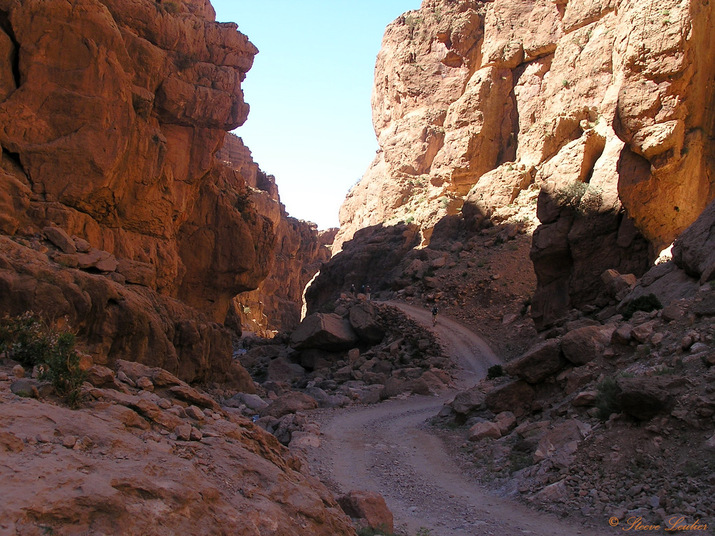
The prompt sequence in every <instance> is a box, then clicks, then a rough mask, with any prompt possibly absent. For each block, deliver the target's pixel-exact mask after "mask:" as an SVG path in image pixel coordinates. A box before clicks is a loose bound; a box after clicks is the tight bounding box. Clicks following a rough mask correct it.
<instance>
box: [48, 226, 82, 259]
mask: <svg viewBox="0 0 715 536" xmlns="http://www.w3.org/2000/svg"><path fill="white" fill-rule="evenodd" d="M42 234H43V235H45V238H46V239H47V240H49V241H50V242H52V243H53V244H54V245H55V246H56V247H58V248H59V249H60V251H62V252H63V253H67V254H72V253H77V248H76V247H75V243H74V240H72V238H70V236H69V235H68V234H67V233H66V232H65V230H64V229H61V228H60V227H45V228H44V229H42Z"/></svg>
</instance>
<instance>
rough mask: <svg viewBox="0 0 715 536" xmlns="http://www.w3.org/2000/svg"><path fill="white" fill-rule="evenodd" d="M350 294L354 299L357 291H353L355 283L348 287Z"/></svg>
mask: <svg viewBox="0 0 715 536" xmlns="http://www.w3.org/2000/svg"><path fill="white" fill-rule="evenodd" d="M350 294H352V295H353V298H354V297H355V296H357V291H356V290H355V283H353V284H352V285H350Z"/></svg>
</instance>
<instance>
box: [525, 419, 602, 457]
mask: <svg viewBox="0 0 715 536" xmlns="http://www.w3.org/2000/svg"><path fill="white" fill-rule="evenodd" d="M590 431H591V426H590V425H588V424H586V423H583V422H581V421H578V420H576V419H570V420H568V421H566V422H563V423H560V424H557V425H556V426H554V427H553V428H552V429H551V430H549V431H547V432H546V433H545V434H544V435H543V436H542V437H541V439H540V440H539V444H538V446H537V447H536V452H534V462H536V463H538V462H541V461H543V460H546V459H549V460H551V461H552V462H553V463H554V464H555V465H557V466H560V467H568V466H569V465H571V462H572V461H573V455H574V453H575V452H576V450H577V449H578V446H579V444H580V443H581V441H582V440H583V439H584V438H585V437H586V436H587V435H588V434H589V432H590Z"/></svg>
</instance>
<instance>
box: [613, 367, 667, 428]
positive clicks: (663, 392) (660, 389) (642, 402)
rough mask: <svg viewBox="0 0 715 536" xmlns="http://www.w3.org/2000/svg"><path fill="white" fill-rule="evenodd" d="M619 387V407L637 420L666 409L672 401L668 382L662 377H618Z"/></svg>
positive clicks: (649, 417)
mask: <svg viewBox="0 0 715 536" xmlns="http://www.w3.org/2000/svg"><path fill="white" fill-rule="evenodd" d="M617 383H618V387H619V388H620V389H621V393H620V395H619V401H620V404H621V408H622V409H623V411H624V412H625V413H627V414H628V415H630V416H632V417H635V418H636V419H639V420H644V421H645V420H649V419H652V418H653V417H655V416H656V415H658V414H659V413H663V412H666V411H668V410H669V409H670V408H671V406H672V404H673V402H674V399H673V396H672V393H671V392H670V389H669V386H668V384H669V383H670V381H669V380H667V379H663V378H646V377H639V378H619V379H618V380H617Z"/></svg>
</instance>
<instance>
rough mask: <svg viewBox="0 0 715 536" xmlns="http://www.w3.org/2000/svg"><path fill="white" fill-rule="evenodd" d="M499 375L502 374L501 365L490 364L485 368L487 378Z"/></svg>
mask: <svg viewBox="0 0 715 536" xmlns="http://www.w3.org/2000/svg"><path fill="white" fill-rule="evenodd" d="M501 376H504V369H503V368H502V366H501V365H492V366H491V367H489V368H488V369H487V380H493V379H494V378H500V377H501Z"/></svg>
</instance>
